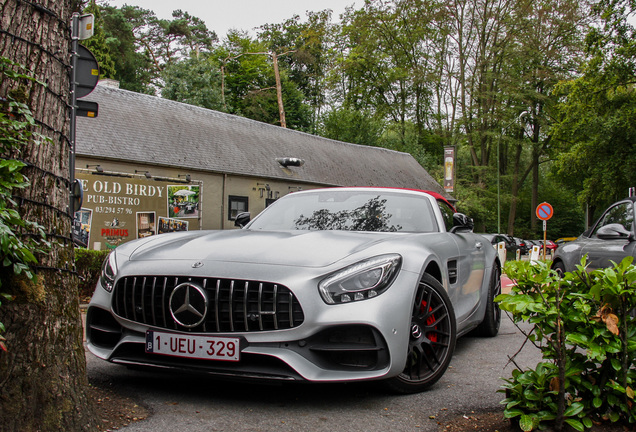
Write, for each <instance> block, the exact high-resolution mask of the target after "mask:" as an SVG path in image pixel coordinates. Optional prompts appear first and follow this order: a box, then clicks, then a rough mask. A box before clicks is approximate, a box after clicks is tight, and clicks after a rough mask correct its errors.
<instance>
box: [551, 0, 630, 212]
mask: <svg viewBox="0 0 636 432" xmlns="http://www.w3.org/2000/svg"><path fill="white" fill-rule="evenodd" d="M595 13H596V14H597V15H598V16H599V17H600V18H601V20H602V21H601V25H600V26H596V27H593V28H591V29H590V32H589V34H588V36H587V44H586V54H587V58H586V62H585V64H584V66H583V68H582V71H583V72H584V73H583V75H582V76H581V77H580V78H578V79H576V80H572V81H569V82H567V83H563V85H562V86H561V87H560V89H559V90H560V92H559V93H558V96H561V97H562V99H561V102H562V103H561V104H560V105H559V117H558V123H556V124H555V127H554V129H553V132H554V135H555V138H556V139H555V147H556V148H557V149H559V150H560V154H559V159H558V163H557V169H558V171H559V174H560V177H561V178H562V179H563V181H566V182H568V183H569V184H572V183H574V184H575V186H574V187H576V189H577V190H579V191H580V193H579V196H578V198H579V201H580V203H581V204H583V205H585V206H586V207H589V208H590V209H591V210H592V211H591V214H590V217H589V221H590V222H593V220H594V218H595V216H596V215H594V214H593V213H594V209H596V208H599V209H603V208H605V207H606V206H607V205H608V204H610V203H611V202H613V201H615V200H618V199H621V198H624V197H625V196H626V195H627V193H628V191H627V188H628V187H630V186H634V185H636V169H635V168H636V157H635V156H634V155H636V151H635V143H636V125H635V124H634V115H635V113H636V92H634V84H636V42H635V41H636V30H635V29H634V27H633V26H632V25H631V24H630V22H629V20H628V18H629V17H630V16H633V15H634V13H636V2H634V1H630V0H606V1H605V0H604V1H601V2H599V3H598V4H597V5H596V9H595Z"/></svg>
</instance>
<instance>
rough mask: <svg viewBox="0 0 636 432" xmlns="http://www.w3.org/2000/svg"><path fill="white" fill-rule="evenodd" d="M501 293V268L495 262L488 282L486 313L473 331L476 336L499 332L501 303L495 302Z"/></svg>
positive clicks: (486, 335) (492, 334) (491, 334)
mask: <svg viewBox="0 0 636 432" xmlns="http://www.w3.org/2000/svg"><path fill="white" fill-rule="evenodd" d="M499 294H501V269H500V268H499V266H498V265H497V264H494V268H493V271H492V274H491V276H490V283H489V284H488V303H487V304H486V313H485V314H484V320H483V321H482V322H481V324H479V325H478V326H477V328H475V330H474V331H473V333H474V334H475V335H476V336H485V337H495V336H497V334H498V333H499V326H501V309H499V304H497V302H495V298H496V297H497V296H498V295H499Z"/></svg>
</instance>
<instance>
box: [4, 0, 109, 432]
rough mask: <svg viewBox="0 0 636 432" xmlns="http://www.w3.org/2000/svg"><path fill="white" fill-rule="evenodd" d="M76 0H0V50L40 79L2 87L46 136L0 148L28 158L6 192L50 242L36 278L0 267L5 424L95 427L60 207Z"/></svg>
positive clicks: (65, 193) (67, 228)
mask: <svg viewBox="0 0 636 432" xmlns="http://www.w3.org/2000/svg"><path fill="white" fill-rule="evenodd" d="M79 6H80V5H79V4H77V2H72V1H70V0H41V1H38V2H37V3H36V2H30V1H28V2H27V1H18V0H3V1H2V2H0V11H1V12H2V16H3V17H11V19H5V18H3V26H2V30H1V31H0V56H1V57H6V58H9V59H11V60H13V61H15V62H16V63H20V64H23V65H25V66H26V68H27V69H28V70H29V71H30V73H31V74H32V75H33V76H34V77H35V78H37V80H38V81H22V82H20V83H19V87H18V86H16V84H15V81H13V80H9V79H2V82H1V83H0V96H2V98H3V99H6V100H9V101H11V100H15V99H16V98H17V97H19V98H20V99H21V100H22V102H23V103H25V104H26V105H27V106H29V107H30V108H31V111H32V112H33V119H34V120H33V125H32V126H31V127H32V128H34V129H36V130H38V131H39V132H41V133H42V134H44V135H45V136H47V137H48V138H50V142H49V143H46V144H41V145H35V144H31V145H27V146H26V147H24V148H23V149H22V151H21V152H20V153H19V154H12V155H7V154H3V155H2V156H3V159H6V158H7V157H17V158H19V159H21V160H22V161H23V163H24V164H25V165H26V167H25V168H24V171H25V173H26V175H27V177H28V178H29V179H30V182H31V185H30V187H28V188H26V189H22V190H20V191H16V196H15V197H14V201H15V202H16V207H17V210H19V212H20V214H21V215H22V217H23V218H25V219H28V220H32V219H34V218H36V219H37V220H38V221H39V223H40V224H41V225H42V226H43V227H44V230H45V232H46V234H47V237H48V239H49V241H50V243H51V249H50V252H49V254H48V255H41V256H38V259H39V263H38V264H37V266H35V270H36V272H37V278H38V282H37V283H33V282H32V281H30V280H28V279H26V278H21V277H19V276H18V277H13V276H12V275H8V274H6V272H3V273H2V274H1V275H0V276H1V277H2V289H3V291H4V290H9V292H10V293H11V294H12V295H14V296H15V300H14V301H12V302H9V303H5V302H3V304H2V306H1V307H0V322H2V323H3V324H4V325H5V327H6V333H5V336H6V345H7V351H6V352H4V351H0V407H1V409H0V424H1V425H2V426H1V428H2V430H6V431H36V430H38V431H60V430H65V431H79V430H95V429H96V428H97V422H96V419H95V413H94V410H93V409H92V407H91V405H90V402H89V400H88V398H87V396H86V389H87V379H86V359H85V351H84V347H83V344H82V327H81V318H80V311H79V301H78V292H77V282H78V281H77V275H76V273H75V272H74V270H73V265H72V263H73V242H72V239H71V238H70V232H71V219H72V216H71V215H70V214H69V210H68V205H69V174H70V172H69V150H70V142H69V130H70V129H69V127H70V125H69V116H68V106H69V104H70V97H69V91H68V89H69V75H68V72H69V67H70V39H71V38H70V36H71V35H70V23H71V14H72V12H74V11H79V9H80V8H79ZM3 76H4V77H6V71H5V73H3ZM45 82H46V83H47V84H48V85H44V84H43V83H45ZM16 90H17V91H16ZM18 95H21V96H18ZM3 108H4V107H3ZM21 234H22V235H23V236H29V235H32V233H30V232H22V233H21ZM4 240H5V239H3V241H4Z"/></svg>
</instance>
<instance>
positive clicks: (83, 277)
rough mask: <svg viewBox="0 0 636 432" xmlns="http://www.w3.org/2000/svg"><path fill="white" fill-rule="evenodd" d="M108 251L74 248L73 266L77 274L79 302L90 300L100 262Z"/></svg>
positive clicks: (97, 276) (97, 277) (99, 269)
mask: <svg viewBox="0 0 636 432" xmlns="http://www.w3.org/2000/svg"><path fill="white" fill-rule="evenodd" d="M109 252H110V251H108V250H105V251H96V250H88V249H75V268H76V269H77V273H78V274H79V278H80V281H79V298H80V302H81V303H86V302H88V300H90V298H91V296H92V295H93V291H95V286H96V285H97V281H98V280H99V273H100V271H101V268H102V263H103V262H104V259H105V258H106V256H108V253H109Z"/></svg>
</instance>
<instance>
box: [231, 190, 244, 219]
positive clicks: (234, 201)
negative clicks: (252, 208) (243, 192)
mask: <svg viewBox="0 0 636 432" xmlns="http://www.w3.org/2000/svg"><path fill="white" fill-rule="evenodd" d="M228 201H229V205H228V215H227V217H228V219H229V220H235V219H236V215H237V214H239V213H241V212H246V211H248V206H247V202H248V198H247V197H243V196H235V195H230V196H229V197H228Z"/></svg>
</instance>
